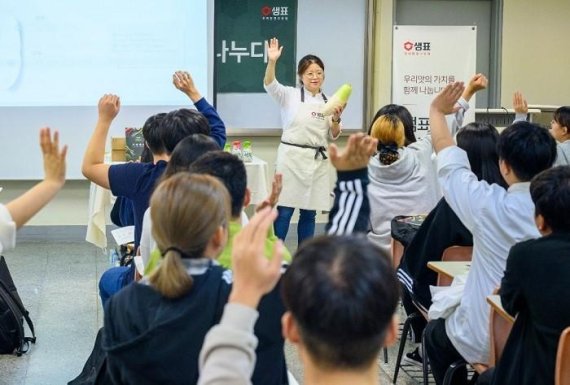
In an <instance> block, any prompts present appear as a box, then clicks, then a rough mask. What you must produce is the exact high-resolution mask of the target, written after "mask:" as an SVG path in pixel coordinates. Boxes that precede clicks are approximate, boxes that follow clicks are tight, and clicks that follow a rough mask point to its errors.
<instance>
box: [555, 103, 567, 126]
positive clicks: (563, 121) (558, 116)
mask: <svg viewBox="0 0 570 385" xmlns="http://www.w3.org/2000/svg"><path fill="white" fill-rule="evenodd" d="M554 121H555V122H556V123H558V124H560V125H561V126H562V127H566V128H568V129H569V130H570V107H568V106H562V107H559V108H558V109H557V110H556V111H554Z"/></svg>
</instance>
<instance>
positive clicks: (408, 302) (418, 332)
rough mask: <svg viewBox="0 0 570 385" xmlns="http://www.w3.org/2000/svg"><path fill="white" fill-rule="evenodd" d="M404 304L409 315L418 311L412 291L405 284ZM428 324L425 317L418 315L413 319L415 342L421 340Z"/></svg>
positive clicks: (403, 288) (403, 291)
mask: <svg viewBox="0 0 570 385" xmlns="http://www.w3.org/2000/svg"><path fill="white" fill-rule="evenodd" d="M402 304H403V305H404V310H405V311H406V314H407V315H410V314H412V313H416V312H418V308H417V307H416V306H415V305H414V303H413V302H412V297H411V296H410V292H409V291H408V290H407V289H406V288H405V286H404V285H402ZM426 324H427V321H426V319H425V318H424V317H418V318H415V319H414V320H412V322H411V323H410V325H411V326H412V330H413V331H414V342H416V343H418V342H421V339H422V333H423V332H424V329H425V327H426Z"/></svg>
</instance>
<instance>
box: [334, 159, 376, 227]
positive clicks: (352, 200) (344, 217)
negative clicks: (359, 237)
mask: <svg viewBox="0 0 570 385" xmlns="http://www.w3.org/2000/svg"><path fill="white" fill-rule="evenodd" d="M337 175H338V179H337V182H336V186H335V189H334V194H335V197H334V205H333V208H332V209H331V212H330V214H329V222H328V223H327V226H326V232H327V234H329V235H348V234H352V233H366V232H367V231H368V225H369V221H370V220H369V217H370V203H369V201H368V192H367V189H368V168H363V169H360V170H354V171H339V172H338V173H337Z"/></svg>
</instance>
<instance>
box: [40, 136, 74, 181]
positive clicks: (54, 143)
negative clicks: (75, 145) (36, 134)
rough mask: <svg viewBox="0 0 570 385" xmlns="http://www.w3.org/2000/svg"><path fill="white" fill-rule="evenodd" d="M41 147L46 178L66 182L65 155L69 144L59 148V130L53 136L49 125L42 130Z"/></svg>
mask: <svg viewBox="0 0 570 385" xmlns="http://www.w3.org/2000/svg"><path fill="white" fill-rule="evenodd" d="M40 147H41V149H42V155H43V160H44V180H45V181H48V182H53V183H56V184H58V185H61V186H62V185H63V184H64V183H65V168H66V163H65V157H66V155H67V146H63V148H62V149H61V151H60V149H59V133H58V132H57V131H55V132H54V134H53V139H52V136H51V132H50V129H49V128H48V127H46V128H42V129H41V130H40Z"/></svg>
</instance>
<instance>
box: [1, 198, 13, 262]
mask: <svg viewBox="0 0 570 385" xmlns="http://www.w3.org/2000/svg"><path fill="white" fill-rule="evenodd" d="M14 246H16V222H14V221H13V220H12V215H10V211H8V209H7V208H6V206H4V205H3V204H0V253H2V252H4V251H5V250H10V249H13V248H14Z"/></svg>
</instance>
